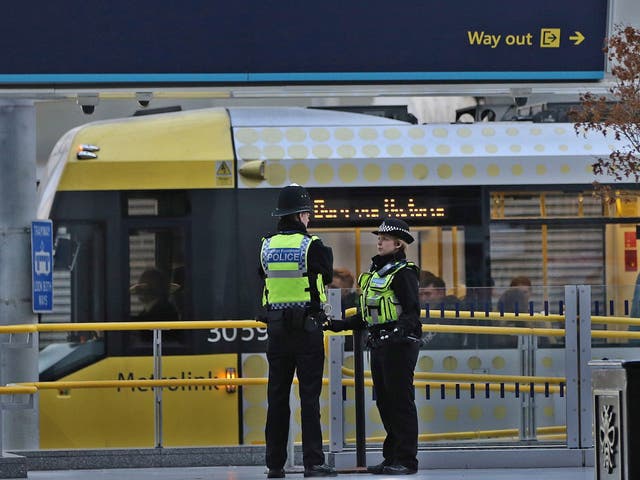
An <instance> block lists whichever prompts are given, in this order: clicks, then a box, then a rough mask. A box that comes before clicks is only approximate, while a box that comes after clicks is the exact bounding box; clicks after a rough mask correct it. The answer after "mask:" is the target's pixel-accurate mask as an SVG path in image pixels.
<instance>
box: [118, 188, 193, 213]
mask: <svg viewBox="0 0 640 480" xmlns="http://www.w3.org/2000/svg"><path fill="white" fill-rule="evenodd" d="M188 213H189V201H188V199H187V195H186V193H185V192H158V193H154V192H145V193H131V194H129V195H128V196H127V197H126V212H125V216H128V217H141V216H145V217H159V216H161V217H183V216H185V215H187V214H188Z"/></svg>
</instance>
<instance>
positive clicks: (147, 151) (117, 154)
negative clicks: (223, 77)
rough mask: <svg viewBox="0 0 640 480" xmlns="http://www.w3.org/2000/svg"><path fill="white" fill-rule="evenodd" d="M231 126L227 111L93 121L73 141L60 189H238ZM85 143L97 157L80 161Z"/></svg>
mask: <svg viewBox="0 0 640 480" xmlns="http://www.w3.org/2000/svg"><path fill="white" fill-rule="evenodd" d="M230 128H231V126H230V120H229V116H228V114H227V112H226V110H224V109H207V110H202V111H197V112H193V111H185V112H177V113H171V114H164V115H157V116H146V117H145V116H142V117H133V118H128V119H124V120H123V119H117V120H111V121H103V122H94V123H90V124H88V125H86V126H83V127H80V128H78V129H77V130H76V131H75V135H74V136H73V138H72V139H71V145H70V147H71V148H70V151H69V153H68V156H67V158H66V166H65V170H64V173H63V175H62V178H61V180H60V184H59V185H58V190H60V191H65V190H66V191H70V190H75V191H82V190H153V189H158V190H162V189H194V188H234V186H235V180H234V178H235V173H234V172H235V162H234V154H233V144H232V140H231V131H230ZM83 146H87V147H85V148H86V149H87V150H86V151H88V152H89V153H94V154H95V156H96V158H88V159H79V158H78V152H79V151H81V152H82V151H83ZM93 147H97V148H98V149H99V150H97V151H93V150H95V149H94V148H93Z"/></svg>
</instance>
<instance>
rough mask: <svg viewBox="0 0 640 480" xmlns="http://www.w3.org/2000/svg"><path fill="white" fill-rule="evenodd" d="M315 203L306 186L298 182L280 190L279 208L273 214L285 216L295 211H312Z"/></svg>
mask: <svg viewBox="0 0 640 480" xmlns="http://www.w3.org/2000/svg"><path fill="white" fill-rule="evenodd" d="M312 211H313V204H312V203H311V196H310V195H309V192H307V190H306V188H304V187H301V186H300V185H298V184H297V183H292V184H291V185H289V186H287V187H284V188H283V189H282V190H280V196H279V197H278V208H276V209H275V210H274V211H273V212H272V213H271V215H272V216H274V217H284V216H285V215H291V214H293V213H302V212H312Z"/></svg>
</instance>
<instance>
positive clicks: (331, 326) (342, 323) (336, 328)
mask: <svg viewBox="0 0 640 480" xmlns="http://www.w3.org/2000/svg"><path fill="white" fill-rule="evenodd" d="M322 329H323V330H331V331H332V332H342V331H344V330H350V327H349V325H348V324H347V321H346V320H339V319H332V320H328V321H327V322H326V323H325V324H324V325H323V326H322Z"/></svg>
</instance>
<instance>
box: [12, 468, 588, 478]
mask: <svg viewBox="0 0 640 480" xmlns="http://www.w3.org/2000/svg"><path fill="white" fill-rule="evenodd" d="M365 476H366V477H367V478H368V477H373V478H377V479H385V478H387V479H388V478H396V477H395V476H388V475H375V476H373V475H371V474H369V473H366V472H355V471H353V470H351V471H344V472H342V471H341V472H339V475H338V477H336V478H341V479H343V480H355V479H362V478H364V477H365ZM23 478H24V477H23ZM27 478H28V479H29V480H85V479H87V478H92V479H94V480H121V479H123V478H126V479H128V480H258V479H260V480H262V479H265V478H266V469H265V467H258V466H219V467H188V468H176V467H163V468H118V469H100V470H50V471H33V472H29V473H28V476H27ZM286 478H292V479H296V478H300V479H302V478H304V477H303V474H302V470H299V469H296V470H294V471H289V472H287V474H286ZM408 478H413V479H415V480H436V479H437V480H454V479H455V480H500V479H504V480H507V479H508V480H519V479H530V480H533V479H540V478H544V479H545V480H593V478H594V471H593V468H592V467H582V468H520V469H474V470H472V469H455V470H454V469H433V470H430V469H423V470H419V471H418V473H417V474H416V475H411V476H409V477H408Z"/></svg>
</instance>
